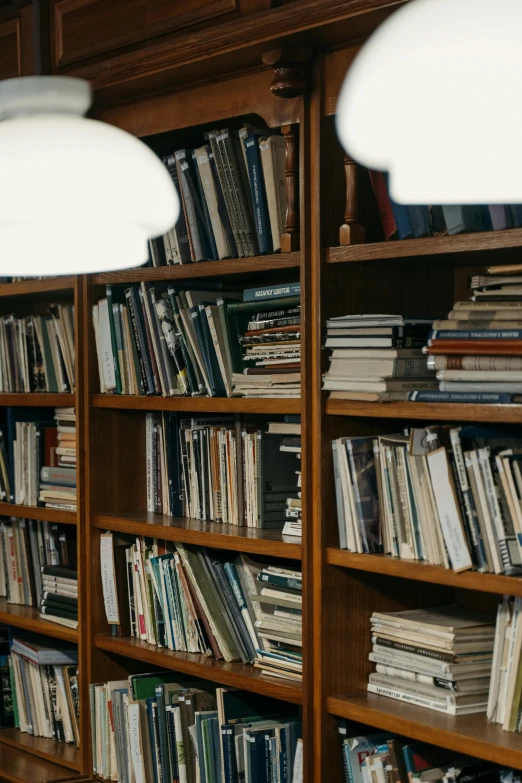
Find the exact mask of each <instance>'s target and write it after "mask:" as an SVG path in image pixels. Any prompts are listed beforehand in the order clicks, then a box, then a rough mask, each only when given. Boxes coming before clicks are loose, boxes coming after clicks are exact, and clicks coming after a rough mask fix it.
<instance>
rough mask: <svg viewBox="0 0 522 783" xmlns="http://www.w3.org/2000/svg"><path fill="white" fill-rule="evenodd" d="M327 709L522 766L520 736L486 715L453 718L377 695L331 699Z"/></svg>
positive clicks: (485, 757) (427, 740)
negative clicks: (490, 721)
mask: <svg viewBox="0 0 522 783" xmlns="http://www.w3.org/2000/svg"><path fill="white" fill-rule="evenodd" d="M327 709H328V712H330V713H331V714H332V715H336V716H337V717H339V718H347V719H348V720H354V721H358V722H360V723H368V724H370V725H371V726H375V727H376V728H380V729H384V730H385V731H391V732H393V733H394V734H404V735H405V736H407V737H411V738H412V739H416V740H421V741H424V742H429V743H431V744H433V745H440V746H442V747H445V748H449V749H450V750H455V751H457V752H458V753H465V754H469V755H472V756H477V757H478V758H482V759H485V760H487V761H493V762H495V763H496V764H502V765H505V766H513V767H515V768H518V769H520V767H521V766H522V742H521V741H520V735H519V734H516V733H513V732H509V731H503V730H502V727H501V726H499V725H497V724H495V723H488V722H487V719H486V716H485V715H484V714H477V715H461V716H459V717H453V716H451V715H444V714H442V713H440V712H435V711H432V710H428V709H424V708H422V707H414V706H413V705H411V704H406V703H402V702H399V701H396V700H395V699H388V698H386V697H385V696H377V695H376V694H374V693H364V694H360V695H359V694H357V695H354V696H346V697H343V696H333V697H329V698H328V699H327Z"/></svg>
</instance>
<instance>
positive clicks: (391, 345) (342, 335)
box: [323, 314, 438, 402]
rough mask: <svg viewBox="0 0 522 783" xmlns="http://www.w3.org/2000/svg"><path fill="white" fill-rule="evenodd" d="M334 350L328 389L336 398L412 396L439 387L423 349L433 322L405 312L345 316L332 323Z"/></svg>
mask: <svg viewBox="0 0 522 783" xmlns="http://www.w3.org/2000/svg"><path fill="white" fill-rule="evenodd" d="M326 328H327V335H326V342H325V347H326V348H329V349H332V352H331V355H330V356H329V360H330V364H329V367H328V370H327V371H326V373H324V375H323V388H324V389H326V390H328V391H330V396H331V398H333V399H343V400H359V401H364V402H377V401H378V402H389V401H396V400H406V399H408V395H409V394H411V393H412V392H415V393H419V392H424V391H427V392H429V391H432V390H436V389H437V388H438V384H437V382H436V380H435V376H434V374H433V371H432V370H431V369H429V368H428V364H427V360H426V356H425V355H424V353H423V348H424V347H425V346H426V345H427V343H428V339H429V334H430V330H431V328H432V321H431V320H423V321H420V320H416V321H413V320H409V319H404V318H403V317H402V316H400V315H392V314H387V315H374V314H367V315H345V316H340V317H337V318H330V319H329V320H328V321H327V322H326Z"/></svg>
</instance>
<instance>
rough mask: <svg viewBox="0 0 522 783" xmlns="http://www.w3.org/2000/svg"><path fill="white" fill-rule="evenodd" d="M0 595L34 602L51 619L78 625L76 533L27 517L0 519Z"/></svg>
mask: <svg viewBox="0 0 522 783" xmlns="http://www.w3.org/2000/svg"><path fill="white" fill-rule="evenodd" d="M0 544H1V556H0V596H1V597H3V598H7V601H8V603H10V604H20V605H23V606H34V607H38V608H39V610H40V614H41V616H42V617H43V618H44V619H46V620H49V621H51V622H58V623H61V624H62V625H68V626H69V627H73V628H77V627H78V575H77V571H76V537H75V536H73V535H71V531H70V529H69V527H68V526H66V525H57V524H54V523H51V522H40V521H36V520H33V519H15V518H11V519H3V520H2V521H1V523H0Z"/></svg>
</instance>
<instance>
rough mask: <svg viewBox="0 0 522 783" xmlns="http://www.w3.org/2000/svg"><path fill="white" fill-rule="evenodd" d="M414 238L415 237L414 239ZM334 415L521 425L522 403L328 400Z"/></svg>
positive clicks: (329, 412)
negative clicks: (487, 403) (465, 403)
mask: <svg viewBox="0 0 522 783" xmlns="http://www.w3.org/2000/svg"><path fill="white" fill-rule="evenodd" d="M412 241H413V240H412ZM326 413H327V414H330V415H331V416H353V417H361V418H362V417H369V418H372V419H373V418H378V419H422V420H426V421H483V422H491V423H492V422H504V423H506V424H520V422H522V405H482V404H469V405H464V404H462V403H446V402H444V403H436V402H352V401H350V400H330V399H329V400H326Z"/></svg>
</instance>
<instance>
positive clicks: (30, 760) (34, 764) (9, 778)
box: [0, 735, 85, 783]
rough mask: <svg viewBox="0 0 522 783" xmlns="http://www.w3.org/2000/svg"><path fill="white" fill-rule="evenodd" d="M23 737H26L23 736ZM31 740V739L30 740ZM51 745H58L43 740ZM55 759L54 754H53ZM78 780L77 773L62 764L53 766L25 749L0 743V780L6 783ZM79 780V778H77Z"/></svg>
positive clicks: (53, 782) (45, 782)
mask: <svg viewBox="0 0 522 783" xmlns="http://www.w3.org/2000/svg"><path fill="white" fill-rule="evenodd" d="M23 736H24V737H26V736H28V735H23ZM30 739H32V737H31V738H30ZM42 742H47V743H50V744H52V745H60V744H61V743H59V742H54V741H53V740H43V739H42ZM54 757H55V758H56V754H54ZM76 778H78V773H77V772H76V771H74V772H73V771H72V770H71V768H70V767H66V766H63V765H62V764H59V763H57V764H54V763H51V762H50V761H47V760H46V759H44V758H38V756H35V755H34V754H32V753H31V752H28V751H27V748H25V749H24V750H20V749H19V748H18V747H14V746H13V745H10V744H7V743H2V742H0V779H1V780H2V781H3V782H4V781H5V782H6V783H35V782H37V783H59V781H70V780H75V779H76ZM78 779H80V778H78ZM81 779H82V780H85V778H81Z"/></svg>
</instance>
